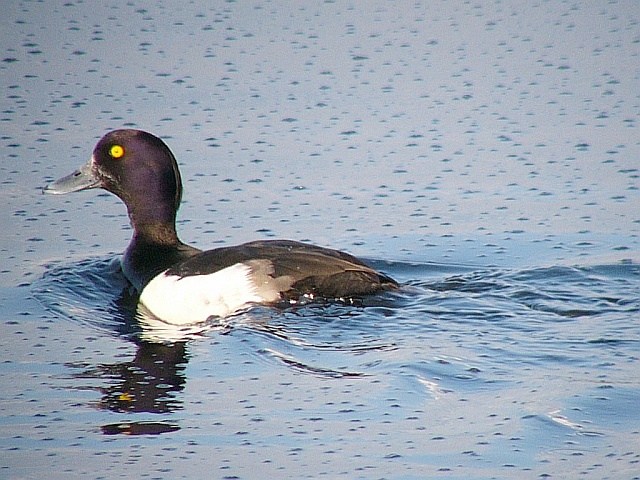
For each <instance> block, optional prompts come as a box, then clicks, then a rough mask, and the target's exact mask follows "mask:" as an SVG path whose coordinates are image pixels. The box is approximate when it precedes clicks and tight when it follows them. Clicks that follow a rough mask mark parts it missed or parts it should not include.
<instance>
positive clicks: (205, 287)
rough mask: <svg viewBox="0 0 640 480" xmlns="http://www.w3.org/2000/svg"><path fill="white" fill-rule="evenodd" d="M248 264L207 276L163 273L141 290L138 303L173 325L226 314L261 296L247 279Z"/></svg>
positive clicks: (234, 266) (253, 301)
mask: <svg viewBox="0 0 640 480" xmlns="http://www.w3.org/2000/svg"><path fill="white" fill-rule="evenodd" d="M251 271H252V270H251V267H249V266H248V265H245V264H243V263H237V264H235V265H232V266H230V267H227V268H224V269H222V270H219V271H217V272H215V273H211V274H209V275H193V276H189V277H179V276H177V275H167V274H166V272H163V273H160V274H159V275H157V276H156V277H154V278H153V279H152V280H151V281H150V282H149V283H148V284H147V286H146V287H145V288H144V289H143V290H142V294H141V295H140V303H142V304H143V305H144V306H145V307H146V308H147V309H148V310H149V311H150V312H151V313H152V314H153V315H155V316H156V317H157V318H159V319H161V320H164V321H165V322H168V323H172V324H175V325H188V324H193V323H198V322H204V321H205V320H207V319H208V318H209V317H211V316H215V317H226V316H227V315H231V314H233V313H235V312H237V311H239V310H242V309H243V308H246V307H247V306H249V305H250V304H252V303H259V302H261V301H264V300H265V299H264V298H263V297H262V296H260V295H259V294H258V291H257V290H258V289H257V287H256V285H255V283H254V282H253V281H252V280H251Z"/></svg>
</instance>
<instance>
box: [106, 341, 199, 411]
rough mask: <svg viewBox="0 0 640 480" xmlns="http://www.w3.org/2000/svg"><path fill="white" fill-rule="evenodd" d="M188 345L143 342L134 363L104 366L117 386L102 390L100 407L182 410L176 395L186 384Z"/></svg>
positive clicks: (139, 346)
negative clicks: (185, 370)
mask: <svg viewBox="0 0 640 480" xmlns="http://www.w3.org/2000/svg"><path fill="white" fill-rule="evenodd" d="M186 364H187V347H186V343H185V342H178V343H174V344H167V345H165V344H158V343H150V342H140V343H139V344H138V350H137V352H136V355H135V357H134V358H133V360H131V361H128V362H123V363H115V364H111V365H102V366H101V368H100V370H101V371H102V374H103V375H104V376H106V377H108V378H111V379H112V381H113V384H112V385H110V386H109V387H106V388H103V389H102V394H103V396H102V399H101V400H100V402H99V407H100V408H102V409H106V410H111V411H113V412H132V413H133V412H148V413H168V412H173V411H175V410H177V409H179V408H181V401H180V399H179V397H178V396H176V393H178V392H180V391H182V390H183V389H184V385H185V381H186V380H185V376H184V369H185V367H186Z"/></svg>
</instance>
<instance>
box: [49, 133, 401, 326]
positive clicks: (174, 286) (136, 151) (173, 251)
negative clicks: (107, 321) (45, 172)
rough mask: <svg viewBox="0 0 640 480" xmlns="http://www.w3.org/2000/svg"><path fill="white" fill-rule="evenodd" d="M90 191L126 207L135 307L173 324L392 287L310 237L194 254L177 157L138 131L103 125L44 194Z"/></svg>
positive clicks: (126, 262)
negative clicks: (182, 221)
mask: <svg viewBox="0 0 640 480" xmlns="http://www.w3.org/2000/svg"><path fill="white" fill-rule="evenodd" d="M94 188H102V189H104V190H106V191H108V192H110V193H112V194H114V195H116V196H117V197H119V198H120V199H121V200H122V202H123V203H124V204H125V206H126V208H127V213H128V215H129V220H130V223H131V227H132V229H133V235H132V237H131V241H130V243H129V245H128V247H127V248H126V250H125V252H124V254H123V255H122V256H121V257H120V263H121V268H122V272H123V273H124V276H125V277H126V278H127V279H128V281H129V282H130V283H131V285H132V286H133V288H134V291H135V292H136V294H137V295H139V296H138V304H139V305H142V306H143V308H144V309H145V311H146V312H147V313H150V314H151V315H152V316H153V317H154V318H156V319H159V320H161V321H163V322H166V323H169V324H172V325H187V324H196V323H199V322H205V321H209V320H211V319H212V318H224V317H228V316H230V315H233V314H236V313H239V312H241V311H244V310H247V309H249V308H250V307H251V306H253V305H277V304H281V303H282V302H285V303H287V302H288V303H289V304H292V303H297V302H299V301H301V300H306V301H320V300H322V301H342V302H345V301H353V300H355V299H361V298H364V297H366V296H371V295H376V294H380V293H382V292H385V291H389V290H396V289H398V288H399V284H398V282H396V281H395V280H394V279H393V278H391V277H390V276H388V275H386V274H384V273H382V272H379V271H377V270H375V269H373V268H372V267H371V266H369V265H368V264H366V263H365V262H364V261H362V260H360V259H358V258H356V257H355V256H353V255H350V254H348V253H346V252H343V251H339V250H334V249H330V248H325V247H320V246H316V245H313V244H309V243H303V242H298V241H293V240H257V241H251V242H248V243H244V244H241V245H236V246H224V247H219V248H215V249H212V250H206V251H203V250H200V249H198V248H195V247H193V246H191V245H188V244H186V243H184V242H182V241H181V240H180V238H179V237H178V234H177V230H176V216H177V212H178V208H179V206H180V202H181V199H182V180H181V176H180V171H179V169H178V163H177V161H176V158H175V156H174V155H173V153H172V152H171V150H170V149H169V147H168V146H167V144H166V143H165V142H164V141H163V140H162V139H160V138H159V137H157V136H155V135H153V134H151V133H149V132H146V131H143V130H136V129H118V130H113V131H110V132H108V133H107V134H106V135H104V136H103V137H102V138H101V139H100V140H99V141H98V143H97V144H96V146H95V148H94V149H93V153H92V155H91V157H90V159H89V161H88V162H87V163H86V164H84V165H83V166H81V167H80V168H79V169H78V170H76V171H74V172H72V173H71V174H69V175H67V176H64V177H62V178H60V179H58V180H56V181H54V182H52V183H50V184H48V185H46V186H45V187H44V189H43V191H44V193H47V194H54V195H59V194H67V193H71V192H77V191H81V190H88V189H94Z"/></svg>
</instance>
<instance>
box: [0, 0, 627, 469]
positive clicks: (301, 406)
mask: <svg viewBox="0 0 640 480" xmlns="http://www.w3.org/2000/svg"><path fill="white" fill-rule="evenodd" d="M368 5H369V7H368V9H367V10H366V11H365V10H363V9H362V8H361V7H359V6H358V5H357V4H354V5H347V4H344V3H343V2H327V3H323V4H316V3H308V4H307V3H300V4H296V6H295V7H291V5H290V4H289V3H284V2H266V3H253V2H237V3H233V2H227V3H224V4H220V5H211V6H208V5H191V4H189V5H182V4H181V6H180V8H179V9H177V8H174V7H173V6H172V5H169V4H156V3H155V2H141V3H136V4H133V3H131V4H118V3H115V4H108V3H104V2H103V3H101V4H100V5H96V4H93V3H92V4H84V3H82V2H66V3H64V4H61V5H54V6H51V7H50V8H49V7H48V8H44V7H43V5H41V4H39V3H32V2H27V1H11V2H9V4H8V6H7V7H6V12H5V15H4V19H5V20H4V24H3V28H2V29H0V37H1V38H2V42H1V43H0V44H1V45H2V49H3V55H2V60H3V61H2V62H0V71H1V72H2V73H1V76H0V78H1V80H0V81H1V82H2V84H3V86H4V87H5V88H4V89H3V92H4V95H3V97H2V100H1V101H2V109H1V111H2V113H1V115H0V122H1V125H2V132H1V134H0V142H2V147H3V151H4V152H5V155H3V158H2V160H0V170H1V175H0V177H1V178H2V184H1V185H2V186H1V187H0V197H1V199H2V201H3V203H4V205H6V206H5V207H3V209H2V211H1V212H0V224H1V225H2V227H3V228H2V232H1V233H0V255H1V258H2V259H3V260H2V264H1V265H0V320H1V322H0V346H1V349H2V352H3V355H2V362H0V372H1V377H0V378H2V380H0V381H1V382H2V389H1V390H0V452H1V454H0V477H1V478H11V479H14V478H15V479H17V478H34V479H35V478H43V477H45V476H46V477H48V478H67V479H68V478H118V477H126V478H130V477H131V476H135V477H141V478H258V477H268V478H318V477H327V478H402V479H410V478H475V479H484V478H598V479H602V478H616V479H617V478H638V477H640V415H639V414H638V412H637V405H638V402H639V401H640V381H639V379H638V373H637V370H638V369H637V364H638V360H639V355H640V323H639V322H638V317H639V315H638V313H639V311H640V295H639V292H640V288H639V285H640V282H639V280H640V267H639V263H638V261H639V259H640V255H639V254H638V252H639V251H640V248H639V245H638V234H639V232H640V218H639V217H638V212H639V211H640V196H639V195H638V183H639V181H638V178H639V174H638V172H639V170H638V168H639V164H638V158H640V140H639V139H640V136H639V135H638V130H637V115H638V107H639V105H640V101H639V97H638V85H639V84H640V82H639V78H638V75H639V74H638V69H637V67H636V66H637V64H638V57H639V53H640V36H639V32H640V30H639V27H638V13H639V12H638V8H637V6H636V5H635V3H634V2H631V1H629V2H625V1H620V2H615V3H606V4H605V3H602V4H601V3H594V4H589V5H582V4H580V5H578V4H575V5H574V4H567V3H562V2H552V3H543V4H532V3H530V2H516V3H509V4H503V3H500V2H496V3H490V4H482V3H479V4H477V5H471V4H467V3H462V2H461V3H457V2H442V3H428V4H421V3H419V2H418V3H416V2H399V3H398V2H394V3H393V4H392V3H388V2H382V1H380V2H369V3H368ZM123 126H125V127H126V126H134V127H138V128H144V129H148V130H150V131H152V132H154V133H156V134H158V135H160V136H162V137H163V138H165V139H166V140H167V142H168V144H169V145H170V147H171V148H172V149H173V151H174V153H175V154H176V156H177V158H178V161H179V162H180V165H181V170H182V173H183V180H184V183H185V196H184V199H185V202H184V204H183V208H182V209H181V211H180V212H179V219H180V220H179V221H180V224H179V229H180V232H181V235H182V237H183V239H184V240H186V241H189V242H190V243H193V244H194V245H196V246H199V247H201V248H207V247H214V246H218V245H221V244H233V243H240V242H243V241H247V240H251V239H257V238H274V237H275V238H291V239H297V240H309V241H312V242H314V243H318V244H321V245H326V246H331V247H335V248H342V249H346V250H348V251H350V252H352V253H354V254H357V255H360V256H363V257H365V258H367V259H369V260H371V262H372V263H373V264H374V265H375V266H376V267H377V268H380V269H382V270H383V271H385V272H386V273H388V274H390V275H391V276H393V277H394V278H396V279H398V280H399V281H401V282H402V283H403V289H402V290H401V291H400V292H398V293H393V294H391V293H389V294H386V295H383V296H381V297H378V298H374V299H370V300H368V301H367V302H365V303H364V304H363V305H357V306H352V305H339V304H338V305H335V304H330V305H314V304H310V305H302V306H296V307H291V308H286V309H272V308H266V307H260V308H254V309H251V310H249V311H247V312H244V313H242V314H240V315H237V316H234V317H231V318H228V319H225V320H224V321H220V322H212V324H211V325H207V326H206V328H199V329H190V330H188V331H179V332H176V331H172V330H168V329H158V328H151V327H150V326H149V325H148V324H145V323H141V322H140V321H139V319H138V318H137V317H136V313H135V312H136V308H135V302H134V300H133V299H132V298H131V296H130V294H129V291H128V286H127V284H126V281H125V280H124V278H123V277H122V274H121V272H120V270H119V267H118V262H117V258H118V255H119V254H120V253H121V252H122V250H123V249H124V247H125V246H126V244H127V242H128V240H129V236H130V230H129V227H128V219H127V217H126V213H125V211H124V207H123V206H122V205H121V204H120V203H119V202H118V200H117V199H115V198H114V197H112V196H109V195H107V194H101V193H99V192H84V193H78V194H75V195H70V196H66V197H49V196H46V197H45V196H43V195H41V193H40V190H39V189H40V187H41V186H42V185H44V184H45V183H47V182H48V181H50V180H52V179H54V178H57V177H59V176H61V175H64V174H67V173H69V172H70V171H71V170H73V169H74V168H75V167H77V166H78V165H80V164H82V163H84V162H85V161H86V159H87V157H88V155H89V154H90V151H91V148H92V147H93V144H94V142H95V140H96V139H97V138H99V137H100V136H101V135H102V134H103V133H104V132H105V131H107V130H109V129H112V128H119V127H123Z"/></svg>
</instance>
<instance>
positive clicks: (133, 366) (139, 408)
mask: <svg viewBox="0 0 640 480" xmlns="http://www.w3.org/2000/svg"><path fill="white" fill-rule="evenodd" d="M116 304H117V310H118V312H117V315H116V318H121V319H122V320H124V321H123V323H122V324H121V327H120V328H119V329H118V331H119V333H121V334H123V335H124V336H125V337H128V338H130V339H132V341H133V342H134V343H135V345H136V353H135V356H134V357H133V359H131V360H127V361H123V362H118V363H112V364H102V365H99V366H97V367H94V368H92V369H90V370H88V371H85V372H84V373H83V375H85V376H89V377H93V378H99V379H100V380H101V381H105V380H106V381H108V386H101V387H99V388H98V389H99V391H100V392H101V394H102V396H101V399H100V400H99V401H98V402H96V403H95V406H96V407H97V408H98V409H101V410H109V411H112V412H119V413H130V414H134V413H152V414H168V413H171V412H174V411H176V410H179V409H181V408H182V399H181V397H180V392H181V391H182V390H184V387H185V384H186V376H185V368H186V366H187V363H188V361H189V353H188V342H189V340H191V339H193V338H194V337H196V336H201V335H202V334H203V333H204V332H205V331H207V330H208V329H210V327H207V326H206V325H202V326H200V327H199V328H190V329H186V330H185V329H176V328H174V327H172V326H171V325H168V324H166V323H164V322H160V321H157V320H155V319H154V318H153V317H151V316H149V314H148V313H147V312H146V311H144V309H143V308H141V307H140V306H139V305H136V304H137V297H136V296H135V295H131V294H130V292H128V291H124V292H123V294H122V296H121V297H120V299H119V301H118V302H116ZM132 420H133V418H132V417H130V416H128V417H127V418H126V419H125V421H123V422H119V423H112V424H108V425H103V426H101V431H102V432H103V433H104V434H105V435H114V434H125V435H154V434H155V435H157V434H161V433H167V432H173V431H176V430H179V429H180V427H179V426H178V425H176V424H175V423H173V422H164V421H148V420H144V421H132Z"/></svg>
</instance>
